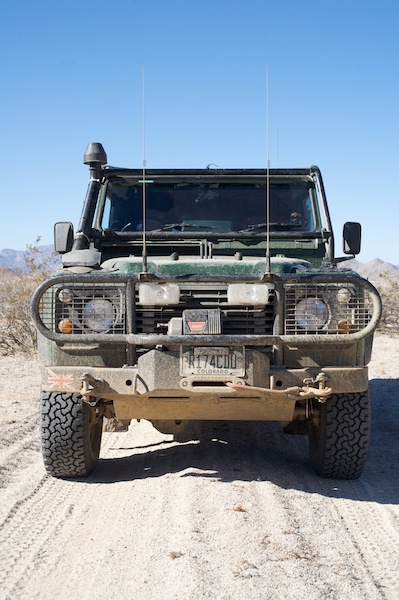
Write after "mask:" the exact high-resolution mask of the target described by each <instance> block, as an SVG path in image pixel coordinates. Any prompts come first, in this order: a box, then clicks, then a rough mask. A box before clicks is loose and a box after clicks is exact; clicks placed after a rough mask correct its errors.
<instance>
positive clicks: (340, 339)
mask: <svg viewBox="0 0 399 600" xmlns="http://www.w3.org/2000/svg"><path fill="white" fill-rule="evenodd" d="M84 162H85V164H87V165H89V168H90V181H89V186H88V190H87V194H86V198H85V201H84V204H83V211H82V215H81V218H80V222H79V226H78V230H77V232H76V234H74V232H73V226H72V224H71V223H69V222H61V223H56V225H55V249H56V251H57V252H59V253H60V254H61V255H62V268H60V269H59V270H58V271H57V272H56V273H55V275H54V276H53V277H51V278H50V279H48V280H47V281H45V282H44V283H43V284H42V285H41V286H40V287H39V289H38V290H37V291H36V293H35V295H34V297H33V300H32V314H33V318H34V320H35V323H36V326H37V330H38V346H39V357H40V363H41V382H42V392H41V439H42V453H43V458H44V464H45V467H46V470H47V472H48V473H49V474H51V475H53V476H56V477H77V476H85V475H88V474H89V473H90V472H91V471H92V470H93V469H94V468H95V466H96V464H97V462H98V457H99V452H100V444H101V436H102V431H103V421H104V419H106V420H107V421H106V422H107V424H108V425H109V426H112V425H114V426H115V427H114V428H116V429H122V428H123V427H124V428H127V427H128V425H129V423H130V421H131V420H132V419H147V420H149V421H151V422H152V423H153V424H154V426H155V427H156V428H158V429H159V430H160V431H162V432H165V433H174V434H176V435H177V437H178V434H179V431H180V432H181V431H182V430H183V429H184V428H185V427H187V426H188V425H189V424H190V423H191V424H192V422H195V421H196V422H198V421H278V422H280V423H281V424H282V426H283V427H284V429H285V431H287V432H291V433H302V434H306V435H308V437H309V455H310V462H311V464H312V465H313V467H314V469H315V470H316V472H317V473H318V474H319V475H321V476H323V477H333V478H341V479H352V478H356V477H358V476H359V475H360V474H361V472H362V470H363V467H364V465H365V461H366V456H367V448H368V442H369V428H370V404H369V391H368V387H369V384H368V369H367V364H368V362H369V360H370V356H371V350H372V342H373V334H374V331H375V329H376V327H377V324H378V320H379V318H380V313H381V302H380V298H379V295H378V293H377V291H376V290H375V288H374V287H373V286H372V285H371V284H370V283H369V282H368V281H366V280H364V279H362V278H361V277H360V276H359V275H358V274H356V273H355V272H353V271H351V270H348V269H343V268H341V269H337V263H338V262H341V261H343V260H346V259H347V258H348V257H349V258H350V257H353V256H354V255H356V254H357V253H358V252H359V251H360V225H359V224H358V223H353V222H350V223H346V224H345V226H344V231H343V242H344V253H345V255H346V256H345V257H344V258H336V257H335V253H334V236H333V231H332V227H331V221H330V216H329V210H328V206H327V201H326V196H325V191H324V186H323V181H322V177H321V173H320V171H319V169H318V168H317V167H314V166H311V167H309V168H301V169H263V170H262V169H211V168H206V169H198V170H195V169H149V170H146V169H145V168H143V169H126V168H115V167H111V166H108V165H107V157H106V154H105V152H104V149H103V147H102V146H101V144H98V143H93V144H89V146H88V148H87V150H86V153H85V155H84Z"/></svg>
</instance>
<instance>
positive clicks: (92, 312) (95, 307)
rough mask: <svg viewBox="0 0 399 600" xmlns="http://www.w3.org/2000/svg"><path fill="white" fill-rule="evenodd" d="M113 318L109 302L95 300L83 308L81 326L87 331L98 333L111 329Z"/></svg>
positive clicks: (112, 308) (111, 306)
mask: <svg viewBox="0 0 399 600" xmlns="http://www.w3.org/2000/svg"><path fill="white" fill-rule="evenodd" d="M114 316H115V313H114V307H113V305H112V302H111V301H110V300H104V299H102V298H98V299H97V298H95V299H94V300H90V301H89V302H87V303H86V304H85V306H84V309H83V324H84V326H85V327H86V328H87V329H90V330H91V331H95V332H97V333H100V332H102V331H107V330H108V329H110V327H112V324H113V322H114Z"/></svg>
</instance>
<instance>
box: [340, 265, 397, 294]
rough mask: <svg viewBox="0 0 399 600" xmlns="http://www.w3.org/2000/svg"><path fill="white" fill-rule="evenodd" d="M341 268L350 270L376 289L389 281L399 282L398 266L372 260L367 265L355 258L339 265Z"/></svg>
mask: <svg viewBox="0 0 399 600" xmlns="http://www.w3.org/2000/svg"><path fill="white" fill-rule="evenodd" d="M339 266H340V267H341V268H350V269H353V270H354V271H356V272H357V273H359V275H361V276H362V277H364V278H365V279H368V280H369V281H371V283H372V284H373V285H375V286H376V287H384V286H385V285H387V284H389V281H390V280H391V281H399V266H395V265H393V264H391V263H389V262H384V261H383V260H380V259H379V258H374V259H373V260H371V261H370V262H368V263H362V262H360V261H359V260H357V259H356V258H353V259H352V260H348V261H346V262H343V263H340V265H339Z"/></svg>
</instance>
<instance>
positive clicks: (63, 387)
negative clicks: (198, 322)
mask: <svg viewBox="0 0 399 600" xmlns="http://www.w3.org/2000/svg"><path fill="white" fill-rule="evenodd" d="M258 358H259V357H256V358H255V363H257V364H258V368H259V367H260V368H262V373H259V372H257V368H255V369H254V371H253V373H252V374H251V377H250V380H249V385H246V384H248V379H247V380H246V381H243V380H239V379H236V380H235V381H234V380H233V382H232V386H233V387H231V379H232V378H225V379H223V378H219V379H217V378H215V377H212V381H209V382H207V381H206V380H203V379H202V380H201V385H198V386H197V385H195V382H194V381H192V382H191V385H186V386H184V385H182V383H184V381H185V379H184V378H182V377H181V376H180V375H179V367H178V358H177V357H173V356H171V355H170V354H169V353H164V352H160V351H157V350H153V351H150V352H149V353H147V354H146V355H144V357H143V359H145V361H143V362H142V364H140V360H141V359H140V360H139V364H138V367H137V368H136V367H124V368H121V369H109V368H101V367H92V368H85V367H67V368H66V367H51V368H50V367H42V370H41V373H42V389H43V391H48V392H52V391H61V392H69V393H78V394H82V395H83V396H84V397H85V399H86V400H87V401H89V402H93V401H94V403H95V402H97V401H98V400H105V401H107V400H108V401H112V402H113V406H114V410H115V414H116V416H117V418H119V419H121V420H129V419H149V420H152V419H171V420H266V421H268V420H269V421H291V420H292V419H293V418H294V415H295V412H296V410H298V407H299V406H305V404H306V402H305V401H306V399H307V398H309V397H314V398H319V399H320V401H325V400H326V397H327V398H328V396H329V395H330V394H333V393H337V394H338V393H348V392H361V391H366V390H367V389H368V369H367V367H356V368H336V367H325V368H322V369H320V368H304V369H285V368H270V369H269V371H268V375H267V376H266V374H265V372H264V370H263V367H262V365H261V364H260V362H259V360H258ZM253 382H255V383H263V385H253ZM208 383H209V385H207V384H208ZM228 383H229V384H230V385H227V384H228ZM264 384H266V385H264ZM309 390H310V391H309ZM327 401H328V400H327Z"/></svg>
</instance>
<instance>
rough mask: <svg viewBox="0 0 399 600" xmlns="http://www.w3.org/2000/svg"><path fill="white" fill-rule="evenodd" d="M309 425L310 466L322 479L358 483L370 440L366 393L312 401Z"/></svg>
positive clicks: (367, 394) (368, 409)
mask: <svg viewBox="0 0 399 600" xmlns="http://www.w3.org/2000/svg"><path fill="white" fill-rule="evenodd" d="M313 402H314V404H313V418H312V420H310V421H309V457H310V462H311V464H312V466H313V468H314V469H315V471H316V473H318V474H319V475H320V476H321V477H331V478H332V479H357V478H358V477H360V475H361V474H362V471H363V469H364V466H365V464H366V459H367V450H368V445H369V438H370V399H369V393H368V391H367V392H362V393H352V394H349V393H348V394H333V395H332V396H330V397H329V398H328V399H327V401H326V402H325V403H324V404H316V401H313Z"/></svg>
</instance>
